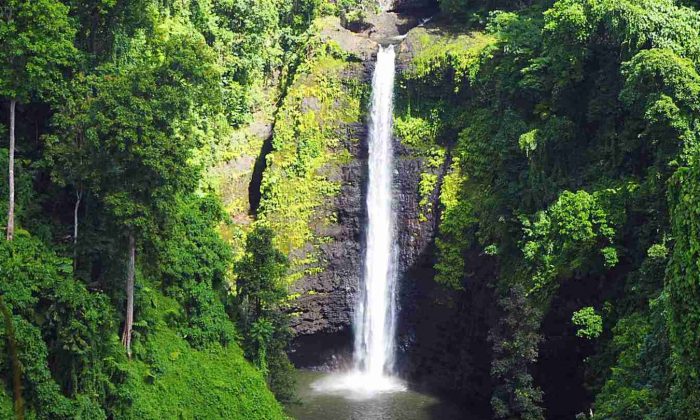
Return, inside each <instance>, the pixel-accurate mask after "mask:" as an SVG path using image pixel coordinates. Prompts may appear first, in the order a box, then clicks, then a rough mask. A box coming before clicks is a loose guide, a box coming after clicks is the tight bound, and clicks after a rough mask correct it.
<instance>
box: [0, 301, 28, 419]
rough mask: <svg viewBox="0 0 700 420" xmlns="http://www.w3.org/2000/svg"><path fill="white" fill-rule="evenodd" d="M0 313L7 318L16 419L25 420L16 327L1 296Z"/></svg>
mask: <svg viewBox="0 0 700 420" xmlns="http://www.w3.org/2000/svg"><path fill="white" fill-rule="evenodd" d="M0 311H1V312H2V315H3V317H4V318H5V335H6V336H7V349H8V353H9V356H10V364H11V365H12V393H13V394H14V400H15V404H14V405H15V418H16V419H17V420H24V399H22V367H21V366H20V364H19V359H18V357H17V343H16V342H15V327H14V325H12V314H10V311H9V310H8V309H7V306H6V305H5V300H4V299H3V298H2V295H0Z"/></svg>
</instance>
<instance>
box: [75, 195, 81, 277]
mask: <svg viewBox="0 0 700 420" xmlns="http://www.w3.org/2000/svg"><path fill="white" fill-rule="evenodd" d="M82 198H83V190H82V188H80V189H78V191H76V192H75V207H74V208H73V270H75V269H77V268H78V210H79V209H80V201H81V200H82Z"/></svg>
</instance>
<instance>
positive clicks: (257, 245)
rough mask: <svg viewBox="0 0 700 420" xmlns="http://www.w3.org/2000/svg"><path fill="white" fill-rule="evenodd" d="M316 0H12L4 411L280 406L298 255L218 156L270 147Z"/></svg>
mask: <svg viewBox="0 0 700 420" xmlns="http://www.w3.org/2000/svg"><path fill="white" fill-rule="evenodd" d="M319 5H320V4H319V2H316V1H312V0H310V1H297V2H293V3H290V2H287V1H277V0H253V1H245V2H230V1H218V0H215V1H209V0H187V1H176V2H171V1H165V2H163V1H150V0H144V1H141V0H138V1H124V2H122V1H119V2H116V1H109V0H108V1H103V0H95V1H73V0H39V1H34V0H31V1H28V0H10V1H8V2H3V4H2V6H0V9H2V19H0V97H1V98H2V105H1V107H0V111H1V112H2V114H3V118H2V124H0V135H1V140H0V163H1V164H3V165H4V167H5V168H7V167H8V166H9V167H10V168H12V169H14V177H6V176H4V177H2V178H0V192H1V193H2V195H3V197H9V198H10V200H2V202H1V204H0V210H1V211H2V215H0V222H2V225H3V226H6V229H4V230H3V236H7V240H6V241H3V242H2V244H0V312H1V313H0V315H1V316H2V318H3V327H2V328H0V358H1V359H2V361H3V362H2V363H1V364H0V384H1V385H2V394H1V395H0V417H2V418H11V417H12V416H13V414H12V413H14V416H16V417H22V416H23V417H24V418H40V419H64V418H65V419H68V418H89V419H100V418H147V419H157V418H187V419H190V418H208V419H209V418H241V419H258V418H259V419H274V418H283V417H284V416H283V414H282V411H281V407H280V404H279V403H278V402H277V400H276V398H275V397H277V398H279V399H280V400H284V399H290V398H292V393H293V382H291V378H290V369H291V365H290V363H289V361H288V360H287V357H286V354H285V349H286V346H287V344H288V342H289V331H288V327H287V322H286V318H285V316H284V314H283V313H282V311H281V309H280V302H281V301H282V300H283V299H284V298H285V296H286V288H284V281H283V277H284V275H285V274H286V268H287V264H286V256H285V255H283V254H281V253H279V251H277V250H276V249H275V248H274V247H273V243H272V234H273V232H271V231H269V230H265V229H263V228H256V227H253V226H251V225H250V220H244V222H245V223H241V226H235V228H231V227H232V226H234V225H235V224H236V223H238V222H241V220H240V217H239V218H238V219H234V218H232V217H231V216H232V213H236V215H240V213H242V212H248V210H249V209H248V208H247V206H245V204H242V203H247V202H248V200H247V199H246V200H237V201H236V202H230V201H229V200H228V199H229V198H230V197H227V196H225V194H222V195H224V197H223V199H224V201H225V203H223V204H224V205H222V197H220V196H219V194H218V193H219V192H220V191H217V188H219V184H217V182H220V181H221V179H220V178H218V179H217V178H216V176H215V175H212V172H211V171H209V169H210V167H211V166H212V165H215V164H220V163H221V162H222V161H227V160H233V159H236V158H239V157H241V156H243V155H250V154H255V155H257V154H258V153H261V151H260V150H251V149H260V148H261V147H262V142H263V140H264V139H260V138H258V137H256V138H255V139H251V137H252V136H249V135H248V131H244V129H245V130H248V129H249V127H250V126H251V125H253V124H254V123H255V122H256V118H258V116H260V115H262V117H261V118H262V119H263V120H265V121H269V119H270V114H271V113H272V111H271V110H270V109H269V108H270V107H272V105H271V104H272V103H273V102H274V101H275V100H277V99H278V98H281V97H283V95H284V93H285V89H286V85H287V79H290V80H291V79H293V77H294V74H295V73H296V67H297V65H298V63H300V62H301V61H303V60H302V58H304V57H305V56H304V51H305V48H306V43H307V41H308V39H309V34H308V33H307V31H308V30H309V26H310V24H311V22H312V21H313V19H314V17H315V16H316V15H317V13H318V11H317V9H318V8H319ZM311 32H313V31H311ZM5 116H8V117H9V118H6V117H5ZM249 131H250V130H249ZM12 159H14V164H11V163H10V162H11V161H12ZM234 166H235V165H234ZM4 173H7V171H4ZM11 191H13V193H11ZM224 206H225V207H224ZM244 206H245V207H246V208H245V209H244V208H243V207H244ZM249 231H251V232H252V233H250V235H249V237H248V240H246V234H247V232H249ZM222 232H223V233H224V234H223V235H222ZM230 232H234V233H235V235H234V234H229V233H230ZM233 236H235V237H233ZM256 238H257V239H260V240H258V241H256ZM261 255H262V256H261ZM267 257H269V258H267ZM266 258H267V259H266ZM241 261H244V262H245V261H248V265H247V266H246V265H245V263H241ZM250 264H253V265H252V266H251V265H250ZM265 264H269V265H268V266H265ZM270 267H271V268H270ZM261 272H265V273H266V274H265V275H263V276H261V275H260V273H261Z"/></svg>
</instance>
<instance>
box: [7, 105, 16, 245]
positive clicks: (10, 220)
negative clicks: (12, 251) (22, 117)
mask: <svg viewBox="0 0 700 420" xmlns="http://www.w3.org/2000/svg"><path fill="white" fill-rule="evenodd" d="M16 106H17V101H15V100H14V99H13V100H11V101H10V153H9V154H10V156H9V157H10V159H9V160H10V164H9V167H10V169H9V173H10V179H9V181H8V184H9V187H10V202H9V205H8V207H7V240H8V241H11V240H12V238H13V237H14V235H15V107H16Z"/></svg>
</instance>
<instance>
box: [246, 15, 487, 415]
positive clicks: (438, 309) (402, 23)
mask: <svg viewBox="0 0 700 420" xmlns="http://www.w3.org/2000/svg"><path fill="white" fill-rule="evenodd" d="M423 10H425V9H423ZM373 22H374V23H373V25H372V26H371V28H369V29H366V30H364V32H362V33H353V32H351V31H349V30H347V29H345V28H343V27H342V26H341V25H340V23H339V21H338V19H337V18H331V17H327V18H323V19H321V20H319V21H318V22H317V25H318V33H319V38H318V40H317V42H315V43H314V47H313V48H314V51H311V52H309V54H310V56H309V58H307V64H306V65H304V66H302V68H301V70H300V71H299V73H298V74H297V76H296V78H295V80H294V83H293V84H292V86H291V87H290V90H289V93H288V95H287V96H286V97H285V98H284V101H283V103H282V105H281V106H280V110H279V111H278V114H277V116H276V119H275V125H274V126H275V128H274V130H273V133H272V139H271V146H272V150H271V152H270V153H269V154H268V155H267V158H266V159H267V164H266V168H265V171H264V174H263V180H262V184H261V194H262V196H261V202H260V210H259V218H260V220H261V221H263V222H265V223H269V224H270V225H271V226H272V227H273V228H274V229H275V230H276V232H277V235H278V244H277V245H278V246H279V247H280V248H281V249H282V250H283V251H285V252H287V253H288V254H289V255H290V256H291V258H292V274H291V275H290V278H289V284H290V290H291V291H292V293H293V299H292V300H291V301H290V308H289V311H290V312H291V313H292V314H293V317H292V328H293V330H294V332H295V339H294V343H293V349H292V352H291V354H290V357H291V359H292V361H293V362H294V363H295V365H296V366H297V367H307V368H318V369H328V368H334V367H339V366H342V365H346V364H348V363H349V361H350V360H351V359H350V358H351V352H352V320H353V313H354V305H355V300H356V298H357V294H358V291H359V287H360V282H361V276H362V273H363V268H364V264H363V258H364V255H363V252H364V231H363V229H364V226H365V222H366V209H365V205H366V204H365V192H366V182H367V129H366V122H367V105H368V100H369V95H370V92H369V87H370V85H371V75H372V70H373V63H374V59H375V54H376V49H377V44H376V41H380V40H382V39H386V38H388V37H395V36H397V35H404V34H406V33H407V32H408V34H407V37H406V39H405V41H404V42H403V43H402V44H401V45H400V46H398V47H397V48H398V55H397V72H398V73H397V84H396V108H395V138H394V148H395V153H396V156H395V177H394V197H395V205H396V206H397V217H398V220H397V228H398V232H397V233H398V234H397V242H398V243H397V245H398V246H399V249H400V253H399V264H400V267H399V268H400V270H399V271H400V273H399V275H400V286H399V287H400V297H399V331H398V340H397V343H398V347H399V355H398V356H399V366H400V369H401V370H402V374H403V375H404V376H405V377H407V378H409V379H412V380H413V381H414V382H415V383H417V384H419V385H422V386H424V387H426V388H429V389H431V390H434V391H437V392H443V393H451V394H453V395H455V397H461V396H463V395H465V394H467V395H472V396H473V400H474V404H475V405H484V404H483V403H484V402H487V401H488V396H489V395H490V391H491V390H490V388H488V387H483V386H480V385H478V384H484V383H488V381H489V379H488V378H489V372H488V370H489V361H490V353H489V352H490V350H489V349H490V346H489V345H488V342H487V340H486V336H487V331H488V325H490V323H491V322H492V320H493V319H494V314H493V311H494V309H493V307H494V305H492V304H490V303H489V302H492V301H493V299H492V296H491V294H492V293H491V290H490V289H489V288H488V287H487V285H486V284H483V283H481V282H475V283H474V284H473V285H472V286H471V287H469V288H468V289H466V290H458V291H455V290H449V289H447V288H444V287H443V286H442V285H440V284H438V283H437V282H436V281H435V270H434V268H433V266H434V264H435V262H436V258H435V255H436V248H435V237H436V235H437V233H438V232H437V231H438V226H439V222H440V219H441V211H442V208H443V207H444V206H443V204H442V203H441V195H442V194H443V193H442V190H441V187H442V184H443V181H444V178H445V177H446V176H448V177H449V176H452V177H454V174H452V175H450V171H451V169H450V168H451V163H452V162H451V160H450V148H451V145H452V143H453V142H454V137H455V136H456V132H455V131H451V130H449V129H443V128H440V129H437V128H436V127H432V125H431V124H432V123H433V122H434V121H432V120H431V115H432V114H431V113H434V111H435V110H436V109H438V108H439V107H443V108H449V107H448V106H446V105H445V104H440V103H439V99H440V97H441V95H443V94H444V93H445V92H441V91H440V90H439V89H437V90H436V89H433V90H432V93H430V90H431V89H425V86H417V85H419V84H424V81H420V82H418V81H417V80H415V79H414V78H412V77H411V76H410V75H412V74H414V73H415V72H416V62H420V60H422V59H425V55H426V52H427V53H428V54H436V53H439V52H444V51H443V50H439V51H437V52H436V51H435V50H434V47H435V45H436V44H435V42H434V41H436V40H437V39H439V38H440V37H443V36H445V33H443V32H441V31H440V30H433V29H430V30H428V29H427V28H425V27H423V26H420V19H418V18H417V17H416V16H415V15H401V14H397V13H390V14H386V15H385V16H384V17H383V18H381V19H379V18H377V19H375V20H373ZM411 28H415V29H411ZM453 36H454V34H449V37H447V36H445V38H449V39H452V37H453ZM426 37H427V38H426ZM431 37H432V38H431ZM459 40H460V42H470V43H471V42H472V41H473V39H472V38H471V37H467V41H464V39H463V38H459ZM449 45H451V44H449ZM449 45H448V47H446V48H447V49H449V48H450V47H449ZM438 105H439V106H438ZM300 220H301V223H300V222H299V221H300ZM475 260H476V258H475ZM480 269H481V270H483V271H487V270H492V269H493V267H485V266H484V267H481V268H480ZM479 277H480V278H482V277H481V276H479ZM483 278H488V275H485V276H483ZM454 349H460V350H459V351H458V352H455V351H454ZM486 404H487V403H486Z"/></svg>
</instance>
